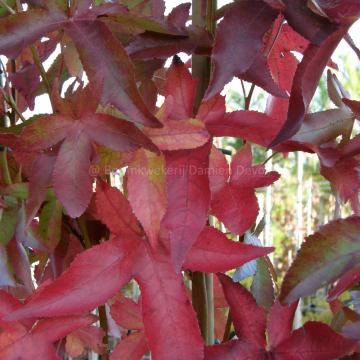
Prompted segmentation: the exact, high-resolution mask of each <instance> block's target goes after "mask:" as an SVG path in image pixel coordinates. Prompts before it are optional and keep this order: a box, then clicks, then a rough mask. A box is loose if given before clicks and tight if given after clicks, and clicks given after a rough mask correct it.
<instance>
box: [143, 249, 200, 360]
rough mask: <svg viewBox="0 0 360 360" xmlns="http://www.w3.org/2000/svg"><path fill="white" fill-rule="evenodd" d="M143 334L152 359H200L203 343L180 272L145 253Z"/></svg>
mask: <svg viewBox="0 0 360 360" xmlns="http://www.w3.org/2000/svg"><path fill="white" fill-rule="evenodd" d="M136 280H137V281H138V282H139V285H140V287H141V303H142V311H143V321H144V327H145V335H146V338H147V342H148V344H149V347H150V349H151V353H152V356H153V357H154V358H155V359H167V360H175V359H189V360H201V359H203V342H202V339H201V335H200V330H199V327H198V323H197V320H196V315H195V311H194V310H193V308H192V307H191V304H190V301H189V299H188V297H187V294H186V291H185V287H184V284H183V279H182V275H181V273H180V274H179V273H176V272H175V271H174V269H173V266H172V264H171V263H170V261H169V259H168V257H167V256H164V255H157V256H155V255H152V254H151V253H150V251H148V253H147V255H146V257H145V259H144V264H143V268H142V271H141V273H139V274H138V275H137V276H136Z"/></svg>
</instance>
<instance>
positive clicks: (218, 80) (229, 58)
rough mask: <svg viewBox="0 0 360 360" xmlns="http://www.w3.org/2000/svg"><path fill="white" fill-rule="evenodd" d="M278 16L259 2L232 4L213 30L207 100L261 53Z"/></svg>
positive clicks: (274, 11)
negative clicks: (210, 73) (214, 30)
mask: <svg viewBox="0 0 360 360" xmlns="http://www.w3.org/2000/svg"><path fill="white" fill-rule="evenodd" d="M277 15H278V12H277V11H276V10H274V9H272V8H271V7H269V6H268V5H266V4H265V3H263V2H260V1H252V0H244V1H240V2H235V3H234V4H232V6H231V7H230V8H229V9H228V11H227V12H226V13H225V16H224V19H223V20H222V22H221V23H220V24H219V25H218V26H217V28H216V37H215V45H214V48H213V54H212V59H213V63H214V70H213V73H212V76H211V81H210V85H209V88H208V90H207V92H206V96H205V97H206V99H209V98H211V97H212V96H214V95H216V94H217V93H219V92H220V91H221V90H222V89H223V87H224V85H225V84H226V83H228V82H229V81H230V80H231V79H232V77H233V76H237V75H240V74H243V73H245V72H246V71H247V70H249V68H250V67H251V65H252V64H253V62H254V59H255V58H256V56H257V55H258V54H259V53H260V51H261V48H262V45H263V36H264V35H265V33H266V32H267V31H268V30H269V29H270V27H271V25H272V24H273V22H274V21H275V19H276V17H277ZM234 44H236V46H235V45H234Z"/></svg>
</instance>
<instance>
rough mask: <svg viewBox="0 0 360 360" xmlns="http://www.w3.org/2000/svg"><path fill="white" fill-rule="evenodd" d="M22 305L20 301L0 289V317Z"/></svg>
mask: <svg viewBox="0 0 360 360" xmlns="http://www.w3.org/2000/svg"><path fill="white" fill-rule="evenodd" d="M21 307H22V303H21V302H20V301H19V300H18V299H16V298H15V297H13V296H12V295H10V294H9V293H7V292H6V291H4V290H0V318H2V317H3V316H4V315H6V314H8V313H11V312H13V311H15V310H17V309H19V308H21Z"/></svg>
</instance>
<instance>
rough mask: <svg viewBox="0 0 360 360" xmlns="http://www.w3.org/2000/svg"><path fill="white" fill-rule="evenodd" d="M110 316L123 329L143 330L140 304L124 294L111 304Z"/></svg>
mask: <svg viewBox="0 0 360 360" xmlns="http://www.w3.org/2000/svg"><path fill="white" fill-rule="evenodd" d="M111 317H112V318H113V319H114V320H115V321H116V323H117V324H119V325H120V326H121V327H123V328H125V329H129V330H143V328H144V323H143V320H142V316H141V307H140V304H137V303H136V302H134V301H133V300H131V299H129V298H127V297H125V296H121V298H120V299H118V300H117V301H116V302H115V303H114V304H113V305H111Z"/></svg>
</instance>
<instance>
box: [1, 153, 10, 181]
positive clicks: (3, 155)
mask: <svg viewBox="0 0 360 360" xmlns="http://www.w3.org/2000/svg"><path fill="white" fill-rule="evenodd" d="M0 168H1V170H2V175H3V180H4V183H5V185H11V184H12V180H11V175H10V171H9V164H8V161H7V148H6V147H5V148H4V149H3V150H2V151H0Z"/></svg>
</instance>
